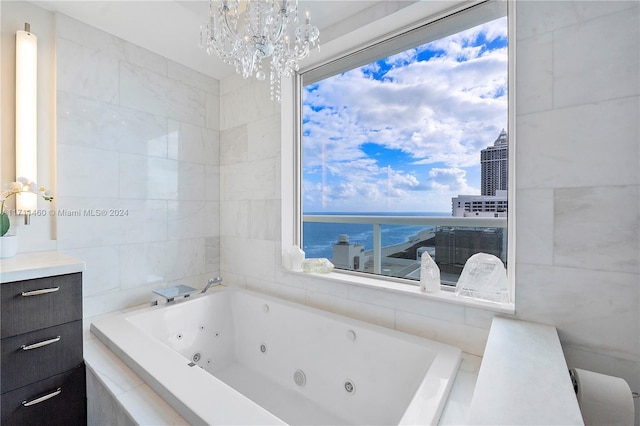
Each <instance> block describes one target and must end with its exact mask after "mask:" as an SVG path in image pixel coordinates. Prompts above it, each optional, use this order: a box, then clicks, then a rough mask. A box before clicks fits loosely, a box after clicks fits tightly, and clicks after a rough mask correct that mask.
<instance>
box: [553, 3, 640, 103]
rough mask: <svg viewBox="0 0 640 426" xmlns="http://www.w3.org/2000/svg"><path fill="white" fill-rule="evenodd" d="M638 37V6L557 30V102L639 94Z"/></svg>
mask: <svg viewBox="0 0 640 426" xmlns="http://www.w3.org/2000/svg"><path fill="white" fill-rule="evenodd" d="M639 39H640V13H638V7H636V11H635V13H633V10H632V9H631V10H624V11H622V12H619V13H616V14H613V15H608V16H605V17H602V18H599V19H595V20H592V21H588V22H580V23H578V24H576V25H572V26H570V27H566V28H563V29H560V30H557V31H556V32H555V33H554V44H553V58H554V59H553V104H554V107H556V108H559V107H563V106H568V105H579V104H583V103H588V102H598V101H602V100H607V99H615V98H620V97H626V96H629V95H638V94H639V93H640V80H639V79H638V72H639V71H640V57H639V55H640V50H639V49H638V40H639ZM593 52H598V54H597V55H594V54H593ZM586 87H588V88H589V90H585V88H586Z"/></svg>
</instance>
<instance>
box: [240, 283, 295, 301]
mask: <svg viewBox="0 0 640 426" xmlns="http://www.w3.org/2000/svg"><path fill="white" fill-rule="evenodd" d="M245 287H246V288H247V289H249V290H252V291H256V292H259V293H263V294H268V295H270V296H274V297H278V298H280V299H284V300H288V301H291V302H295V303H300V304H304V303H305V299H306V295H307V292H306V291H305V290H303V289H300V288H297V287H291V286H288V285H284V284H281V283H278V282H273V281H264V280H261V279H258V278H254V277H248V278H247V280H246V285H245Z"/></svg>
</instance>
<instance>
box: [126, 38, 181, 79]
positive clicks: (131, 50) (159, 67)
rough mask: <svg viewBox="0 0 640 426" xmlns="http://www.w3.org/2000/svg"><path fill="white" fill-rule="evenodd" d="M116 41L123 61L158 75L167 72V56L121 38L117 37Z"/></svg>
mask: <svg viewBox="0 0 640 426" xmlns="http://www.w3.org/2000/svg"><path fill="white" fill-rule="evenodd" d="M117 41H118V42H119V44H120V51H121V52H122V53H121V56H122V58H123V60H124V61H126V62H128V63H130V64H132V65H135V66H138V67H141V68H144V69H147V70H149V71H153V72H155V73H157V74H160V75H167V74H168V72H169V71H168V67H169V64H168V63H169V60H168V59H167V58H165V57H163V56H160V55H158V54H157V53H154V52H151V51H149V50H147V49H144V48H142V47H140V46H137V45H135V44H133V43H129V42H127V41H124V40H122V39H117Z"/></svg>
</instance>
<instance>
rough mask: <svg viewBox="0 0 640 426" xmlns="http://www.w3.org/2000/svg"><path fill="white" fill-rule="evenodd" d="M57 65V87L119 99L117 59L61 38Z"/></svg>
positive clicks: (108, 100) (105, 99) (91, 95)
mask: <svg viewBox="0 0 640 426" xmlns="http://www.w3.org/2000/svg"><path fill="white" fill-rule="evenodd" d="M56 65H57V68H56V74H57V75H56V77H57V79H56V80H57V89H58V90H63V91H66V92H69V93H74V94H76V95H79V96H84V97H87V98H92V99H96V100H100V101H104V102H110V103H117V102H118V101H119V99H120V96H119V92H118V59H117V58H114V57H112V56H109V55H106V54H104V53H103V52H101V51H100V50H96V49H91V48H88V47H85V46H81V45H80V44H77V43H75V42H73V41H69V40H66V39H63V38H58V39H57V43H56Z"/></svg>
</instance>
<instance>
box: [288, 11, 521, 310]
mask: <svg viewBox="0 0 640 426" xmlns="http://www.w3.org/2000/svg"><path fill="white" fill-rule="evenodd" d="M492 2H497V3H501V4H504V5H505V6H506V10H507V17H508V37H509V44H508V60H509V64H508V87H509V89H508V128H509V151H508V155H509V169H510V170H509V183H508V198H507V199H508V200H509V210H508V213H507V259H508V265H509V268H508V269H507V279H508V283H509V287H510V294H511V300H512V302H511V303H509V304H502V305H500V304H496V303H491V302H485V301H481V300H474V299H469V298H463V297H456V296H455V295H454V293H453V288H447V287H446V286H445V287H442V291H440V292H437V293H424V292H421V291H420V289H419V287H418V286H417V285H415V284H414V285H410V284H408V283H403V282H402V281H403V280H401V279H392V278H390V277H385V276H376V275H372V274H361V273H354V272H352V271H346V270H340V271H336V272H332V273H329V274H314V277H317V278H322V279H328V280H331V281H334V282H342V283H346V284H351V285H357V286H365V287H374V288H379V289H383V290H387V291H392V292H397V293H402V294H413V295H416V296H420V297H426V298H430V299H438V300H443V301H447V302H450V303H455V304H461V305H471V306H474V307H479V308H485V309H488V310H492V311H496V312H503V313H514V312H515V303H514V302H515V276H516V272H515V271H516V259H515V244H516V239H515V237H516V234H515V211H516V205H515V188H516V185H515V184H516V182H515V174H516V173H515V170H516V163H515V151H516V149H515V142H516V129H515V124H516V123H515V116H516V111H515V13H514V9H515V1H514V0H479V1H461V2H457V3H455V4H454V5H451V3H447V2H445V3H446V4H445V5H443V4H442V3H439V4H436V5H434V4H433V3H431V2H417V3H415V4H412V5H410V6H407V7H405V8H403V9H401V10H400V11H398V12H396V13H393V14H390V15H388V16H381V17H380V19H379V20H376V21H375V22H372V23H370V24H367V25H364V26H362V27H359V28H357V29H356V30H354V31H352V32H349V33H347V34H345V35H343V36H340V37H337V38H335V39H333V40H331V41H329V42H328V43H326V44H323V45H322V53H321V54H318V53H319V52H317V51H314V52H312V54H311V55H310V57H309V58H307V59H306V60H305V61H303V62H302V63H301V66H300V71H299V72H298V73H296V74H295V75H294V76H293V77H292V78H289V79H285V80H283V84H282V103H281V108H280V111H281V196H282V215H281V221H282V223H281V233H282V240H281V249H282V263H283V267H284V269H288V265H286V262H287V259H288V253H289V250H290V249H291V248H292V247H293V246H294V245H295V246H300V243H301V240H302V223H303V220H302V216H303V212H302V203H301V190H302V146H301V143H302V136H301V132H302V125H301V123H302V96H301V93H302V77H301V75H302V74H304V73H306V72H309V71H310V70H312V69H316V68H318V67H321V66H325V65H327V64H330V63H331V62H333V61H334V60H336V59H339V58H341V57H344V56H349V55H352V54H354V53H355V52H358V51H361V50H363V49H366V48H369V47H371V46H373V45H376V44H378V43H380V42H383V41H384V40H387V39H390V38H393V37H395V36H397V35H400V34H403V33H407V32H409V31H411V30H414V29H416V28H419V27H422V26H425V25H429V24H432V23H434V22H436V21H439V20H441V19H442V18H445V17H447V16H450V15H453V14H455V13H457V12H461V11H463V10H466V9H469V8H472V7H475V6H477V5H480V4H483V3H492ZM417 17H418V18H417ZM388 28H394V30H392V31H389V30H388ZM291 273H293V274H295V272H291ZM363 275H365V276H363Z"/></svg>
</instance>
